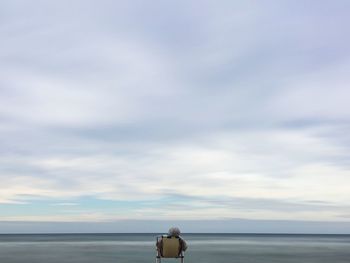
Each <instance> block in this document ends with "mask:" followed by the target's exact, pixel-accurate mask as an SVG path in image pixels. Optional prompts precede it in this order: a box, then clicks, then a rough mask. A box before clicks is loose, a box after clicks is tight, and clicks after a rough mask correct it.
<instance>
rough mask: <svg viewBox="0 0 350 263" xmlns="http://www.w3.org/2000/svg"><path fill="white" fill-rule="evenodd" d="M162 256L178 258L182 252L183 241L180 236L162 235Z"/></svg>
mask: <svg viewBox="0 0 350 263" xmlns="http://www.w3.org/2000/svg"><path fill="white" fill-rule="evenodd" d="M162 243H163V247H162V252H163V253H162V256H163V257H164V258H176V257H178V256H179V255H180V254H181V243H180V239H179V238H178V237H167V236H163V237H162Z"/></svg>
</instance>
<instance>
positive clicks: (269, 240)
mask: <svg viewBox="0 0 350 263" xmlns="http://www.w3.org/2000/svg"><path fill="white" fill-rule="evenodd" d="M155 236H156V234H83V235H76V234H72V235H0V262H1V263H15V262H16V263H17V262H18V263H20V262H25V263H42V262H43V263H44V262H45V263H51V262H52V263H68V262H74V263H83V262H84V263H110V262H113V263H117V262H121V263H122V262H133V263H141V262H144V263H146V262H154V257H155V248H154V243H155ZM183 237H184V238H185V239H186V240H187V243H188V245H189V249H188V252H187V253H186V255H185V262H186V263H191V262H193V263H194V262H198V263H199V262H200V263H209V262H213V263H221V262H222V263H224V262H225V263H227V262H236V263H258V262H259V263H277V262H278V263H292V262H295V263H304V262H307V263H314V262H315V263H316V262H317V263H326V262H327V263H343V262H344V263H345V262H346V263H349V262H350V235H250V234H249V235H241V234H239V235H238V234H237V235H235V234H227V235H223V234H188V235H184V236H183ZM163 262H175V260H172V259H168V260H163Z"/></svg>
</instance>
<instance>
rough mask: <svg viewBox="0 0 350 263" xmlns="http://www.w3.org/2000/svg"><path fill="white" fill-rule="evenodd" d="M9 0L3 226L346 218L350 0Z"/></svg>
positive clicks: (1, 82)
mask: <svg viewBox="0 0 350 263" xmlns="http://www.w3.org/2000/svg"><path fill="white" fill-rule="evenodd" d="M1 5H2V8H0V10H3V11H2V13H3V14H4V16H2V18H1V19H2V20H3V22H2V26H1V27H0V33H2V35H3V38H2V44H1V45H2V48H1V51H0V56H1V58H2V59H1V62H0V72H1V73H0V91H1V95H0V122H1V125H0V179H1V182H2V184H1V185H2V186H1V192H0V203H1V204H2V206H0V211H1V209H3V211H5V210H6V209H8V205H10V204H11V209H13V210H11V209H10V210H11V211H9V213H8V215H7V216H6V217H5V216H3V218H4V219H7V220H28V221H36V220H38V221H39V220H48V221H66V220H68V221H70V220H72V221H79V220H82V221H84V220H87V221H89V220H90V221H91V220H92V221H93V220H95V221H98V220H101V221H103V220H115V219H125V218H134V217H140V218H144V219H150V218H152V219H154V217H155V215H158V216H159V217H161V218H164V219H169V218H172V217H174V218H178V219H181V218H182V219H192V220H194V219H199V218H206V219H211V220H213V219H215V218H236V217H240V218H246V219H251V218H260V219H283V220H286V219H290V220H298V219H304V220H321V219H322V220H326V221H338V220H339V221H344V220H346V218H345V217H344V214H347V213H349V207H348V205H347V204H348V202H349V201H350V200H349V194H348V192H349V191H348V188H347V185H349V183H350V182H349V179H348V178H349V173H350V170H349V167H350V166H349V161H348V160H349V158H348V157H349V154H348V152H349V146H350V143H349V142H350V140H349V135H348V134H349V116H348V112H349V109H348V103H347V100H346V98H347V97H348V95H349V92H348V90H347V82H348V80H349V79H348V76H347V72H348V69H349V56H348V53H349V52H348V51H349V48H348V47H349V45H348V44H349V43H348V42H349V39H348V37H346V36H347V35H348V34H346V32H348V30H349V29H348V27H346V25H347V24H348V23H347V20H348V18H347V12H345V11H344V10H346V9H347V8H348V7H349V6H348V3H346V2H342V1H340V2H337V3H332V4H327V3H317V4H315V3H313V4H303V5H301V4H298V3H287V2H283V3H282V2H281V3H278V4H277V3H275V2H274V1H267V2H266V3H264V4H261V3H254V4H253V3H238V2H237V3H235V2H232V1H223V2H220V3H215V4H213V3H212V2H210V1H204V2H203V1H201V2H200V3H199V2H196V1H193V2H187V1H186V2H185V1H177V2H176V3H175V2H167V3H165V2H162V1H155V2H152V3H147V4H145V3H143V2H141V1H140V2H136V3H133V4H130V3H126V2H120V1H117V2H115V1H102V2H101V3H99V4H96V3H95V2H92V1H84V2H82V1H75V2H74V3H69V5H70V8H69V9H67V8H66V3H65V2H60V3H50V4H47V3H43V2H35V3H31V4H30V5H29V4H28V3H25V2H21V1H11V2H3V3H1ZM199 5H200V8H198V6H199ZM39 10H40V11H39ZM325 10H327V12H325ZM325 18H327V19H325ZM86 197H90V198H92V200H95V201H96V200H100V201H103V202H104V203H99V207H101V209H102V211H101V210H99V209H100V208H99V207H98V206H94V205H93V204H90V205H87V207H84V209H81V206H82V204H81V202H80V201H81V199H84V198H86ZM42 200H50V202H51V204H56V207H57V208H60V209H61V208H62V209H64V208H67V207H65V206H67V204H77V205H74V206H73V205H71V207H70V208H71V209H73V210H70V211H68V210H60V209H58V210H57V211H59V212H57V213H55V212H53V211H51V210H50V209H49V208H47V207H48V206H45V207H43V208H42V209H41V210H40V211H37V212H30V211H25V212H22V211H23V210H20V209H19V208H18V207H19V206H21V205H25V206H28V207H34V206H35V205H36V202H40V201H42ZM92 200H90V201H91V202H92V203H93V202H94V201H92ZM108 202H114V203H113V205H111V204H109V203H108ZM118 202H122V203H123V202H124V203H123V205H121V204H120V203H118ZM127 202H133V203H132V205H131V204H130V203H127ZM107 203H108V206H107V207H104V206H106V204H107ZM59 204H61V205H59ZM62 204H66V205H62ZM109 205H111V207H110V206H109ZM51 206H52V205H51ZM121 206H125V207H128V206H130V207H128V208H127V209H126V208H125V210H123V209H124V208H123V209H121ZM16 207H17V208H16ZM79 209H80V210H79ZM111 209H114V210H113V211H111ZM118 209H119V210H118ZM6 211H7V210H6ZM43 211H48V212H47V213H46V214H45V213H44V214H43V213H42V212H43ZM291 212H293V213H291Z"/></svg>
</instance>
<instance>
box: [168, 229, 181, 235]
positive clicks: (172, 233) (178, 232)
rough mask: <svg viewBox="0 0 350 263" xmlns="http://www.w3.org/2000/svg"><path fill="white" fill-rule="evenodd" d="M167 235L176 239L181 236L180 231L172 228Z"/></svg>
mask: <svg viewBox="0 0 350 263" xmlns="http://www.w3.org/2000/svg"><path fill="white" fill-rule="evenodd" d="M168 234H169V235H170V236H175V237H178V236H179V235H180V234H181V231H180V229H179V228H178V227H172V228H170V229H169V232H168Z"/></svg>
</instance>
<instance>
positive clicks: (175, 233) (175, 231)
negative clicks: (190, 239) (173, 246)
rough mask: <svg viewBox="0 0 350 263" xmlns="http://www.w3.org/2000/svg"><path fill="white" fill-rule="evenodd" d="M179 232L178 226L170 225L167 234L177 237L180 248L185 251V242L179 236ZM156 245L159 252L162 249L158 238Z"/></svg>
mask: <svg viewBox="0 0 350 263" xmlns="http://www.w3.org/2000/svg"><path fill="white" fill-rule="evenodd" d="M180 234H181V231H180V229H179V228H178V227H171V228H170V229H169V231H168V235H167V236H168V237H177V238H179V240H180V246H181V250H182V251H186V250H187V248H188V246H187V243H186V241H185V240H184V239H183V238H182V237H180ZM156 246H157V249H158V251H159V252H160V251H162V239H158V241H157V244H156Z"/></svg>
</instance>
